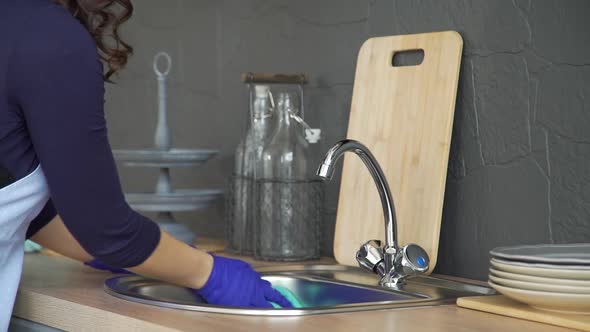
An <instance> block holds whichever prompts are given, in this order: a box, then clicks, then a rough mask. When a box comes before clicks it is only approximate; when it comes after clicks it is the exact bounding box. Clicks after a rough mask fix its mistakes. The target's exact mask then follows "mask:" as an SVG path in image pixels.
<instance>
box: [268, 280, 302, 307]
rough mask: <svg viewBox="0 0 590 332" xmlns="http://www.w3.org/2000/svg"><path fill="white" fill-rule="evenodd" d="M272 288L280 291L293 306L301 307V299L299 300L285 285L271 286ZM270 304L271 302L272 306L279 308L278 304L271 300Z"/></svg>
mask: <svg viewBox="0 0 590 332" xmlns="http://www.w3.org/2000/svg"><path fill="white" fill-rule="evenodd" d="M273 288H274V289H275V290H276V291H277V292H279V293H281V295H283V296H284V297H285V298H286V299H287V300H288V301H289V302H291V304H292V305H293V308H303V303H301V301H299V299H298V298H297V297H296V296H295V294H293V292H291V290H289V289H288V288H287V287H283V286H273ZM270 304H272V306H273V307H275V308H277V309H278V308H281V306H280V305H278V304H276V303H274V302H271V303H270Z"/></svg>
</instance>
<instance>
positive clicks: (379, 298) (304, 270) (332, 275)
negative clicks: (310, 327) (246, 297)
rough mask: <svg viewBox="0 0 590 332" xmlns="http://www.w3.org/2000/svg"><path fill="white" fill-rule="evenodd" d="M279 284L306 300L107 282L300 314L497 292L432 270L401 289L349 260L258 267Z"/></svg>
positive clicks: (150, 295)
mask: <svg viewBox="0 0 590 332" xmlns="http://www.w3.org/2000/svg"><path fill="white" fill-rule="evenodd" d="M257 271H258V272H260V273H261V275H262V276H263V278H264V279H266V280H268V281H269V282H270V283H271V284H273V286H282V287H284V288H287V289H289V290H290V291H291V292H292V293H293V294H294V295H295V296H296V297H297V298H298V299H299V300H300V302H301V303H302V306H303V307H302V308H297V309H256V308H237V307H225V306H215V305H209V304H207V303H205V301H204V300H203V299H202V298H200V297H199V296H197V295H195V294H194V293H193V292H191V291H190V290H188V289H186V288H183V287H178V286H173V285H170V284H166V283H163V282H161V281H156V280H150V279H146V278H144V277H140V276H116V277H112V278H110V279H108V280H107V281H106V282H105V290H106V291H107V293H109V294H111V295H114V296H116V297H119V298H122V299H125V300H130V301H134V302H139V303H144V304H151V305H156V306H161V307H166V308H176V309H184V310H193V311H203V312H215V313H223V314H237V315H263V316H299V315H311V314H323V313H337V312H351V311H364V310H377V309H394V308H407V307H417V306H433V305H441V304H449V303H453V302H454V301H455V299H456V298H457V297H460V296H474V295H487V294H494V291H493V290H492V289H490V288H487V287H482V286H476V285H471V284H465V283H460V282H455V281H449V280H445V279H439V278H434V277H428V276H419V277H416V278H413V279H410V280H408V281H407V283H406V284H404V285H402V286H401V287H400V288H399V289H396V290H392V289H387V288H382V287H379V286H377V283H378V281H379V278H378V277H377V276H376V275H373V274H370V273H367V272H366V271H365V270H362V269H360V268H354V267H348V266H343V265H292V266H274V267H267V268H260V269H257Z"/></svg>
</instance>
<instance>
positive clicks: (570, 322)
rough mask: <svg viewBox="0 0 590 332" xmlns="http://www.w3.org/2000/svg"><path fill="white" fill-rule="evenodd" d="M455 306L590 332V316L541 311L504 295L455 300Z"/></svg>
mask: <svg viewBox="0 0 590 332" xmlns="http://www.w3.org/2000/svg"><path fill="white" fill-rule="evenodd" d="M457 305H458V306H460V307H463V308H469V309H475V310H479V311H485V312H490V313H493V314H498V315H503V316H510V317H514V318H520V319H526V320H532V321H535V322H540V323H545V324H551V325H557V326H562V327H567V328H571V329H578V330H582V331H589V332H590V315H566V314H560V313H553V312H550V311H543V310H539V309H535V308H532V307H530V306H528V305H526V304H523V303H520V302H516V301H513V300H511V299H509V298H507V297H506V296H504V295H498V296H474V297H461V298H459V299H457Z"/></svg>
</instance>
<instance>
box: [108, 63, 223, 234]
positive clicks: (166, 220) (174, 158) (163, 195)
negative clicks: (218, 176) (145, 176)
mask: <svg viewBox="0 0 590 332" xmlns="http://www.w3.org/2000/svg"><path fill="white" fill-rule="evenodd" d="M160 59H163V60H164V61H165V67H166V69H165V70H164V71H161V70H160V69H159V65H158V62H159V60H160ZM171 66H172V61H171V59H170V56H169V55H168V54H166V53H163V52H162V53H158V54H156V56H155V58H154V72H155V73H156V77H157V78H158V124H157V127H156V134H155V139H154V141H155V148H154V149H146V150H113V154H114V156H115V159H117V160H118V161H121V162H122V163H123V165H125V166H129V167H155V168H159V169H160V176H159V178H158V183H157V184H156V190H155V192H153V193H128V194H125V198H126V199H127V202H128V203H129V205H131V207H133V208H134V209H137V210H139V211H149V212H157V213H158V216H157V218H156V221H157V222H158V224H159V225H160V227H161V228H162V229H163V230H165V231H167V232H168V233H170V234H172V235H173V236H174V237H176V238H177V239H179V240H181V241H183V242H186V243H189V244H192V243H193V241H194V238H195V234H194V233H193V232H192V231H191V230H190V229H189V228H188V227H187V226H185V225H183V224H180V223H177V222H176V220H175V219H174V216H173V215H172V213H173V212H184V211H194V210H200V209H203V208H206V207H209V206H211V205H212V204H213V202H214V201H215V200H216V199H218V198H220V197H221V196H222V195H223V191H222V190H210V189H183V190H173V189H172V185H171V181H170V169H171V168H174V167H189V166H199V165H202V164H204V163H205V162H207V161H208V160H209V159H211V158H212V157H213V156H215V155H216V154H217V152H218V151H215V150H191V149H174V148H172V147H171V143H170V132H169V130H168V120H167V108H166V78H167V76H168V73H169V72H170V68H171Z"/></svg>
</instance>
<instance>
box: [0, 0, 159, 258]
mask: <svg viewBox="0 0 590 332" xmlns="http://www.w3.org/2000/svg"><path fill="white" fill-rule="evenodd" d="M0 45H1V46H0V165H2V166H4V168H5V169H7V170H8V172H9V173H11V175H12V176H13V177H14V178H15V179H17V180H18V179H21V178H23V177H24V176H25V175H27V174H29V173H31V172H32V171H33V170H34V169H35V168H36V167H37V165H38V164H39V163H40V164H41V166H42V167H43V171H44V172H45V175H46V177H47V182H48V184H49V188H50V192H51V201H50V202H49V203H48V204H47V206H46V207H45V209H44V210H43V211H42V212H41V214H40V215H39V216H38V217H37V218H36V220H34V221H33V224H32V225H31V228H30V229H29V234H28V235H31V234H33V233H34V232H35V231H37V230H38V229H39V228H41V227H42V226H43V225H45V224H46V223H48V222H49V221H50V220H51V219H52V218H53V217H55V215H56V213H59V215H60V216H61V218H62V219H63V221H64V223H65V225H66V227H67V228H68V229H69V230H70V232H71V233H72V234H73V236H74V237H75V238H76V239H77V240H78V242H80V244H81V245H82V247H84V249H86V251H88V253H90V254H91V255H93V256H94V257H96V258H98V259H100V260H102V261H104V262H105V263H107V264H109V265H112V266H117V267H131V266H136V265H139V264H141V263H142V262H143V261H145V260H146V259H147V257H149V256H150V255H151V254H152V252H153V251H154V249H155V248H156V246H157V245H158V242H159V240H160V230H159V228H158V226H157V224H155V223H154V222H153V221H151V220H149V219H147V218H146V217H144V216H142V215H140V214H138V213H136V212H135V211H133V210H132V209H131V208H130V207H129V205H128V204H127V203H126V202H125V199H124V196H123V193H122V190H121V185H120V183H119V178H118V175H117V169H116V166H115V163H114V160H113V155H112V152H111V148H110V146H109V142H108V138H107V128H106V122H105V116H104V110H103V104H104V82H103V76H102V75H103V67H102V64H101V62H100V59H99V56H98V52H97V48H96V45H95V43H94V41H93V39H92V38H91V36H90V34H89V33H88V32H87V30H86V29H85V28H84V27H83V26H82V25H81V24H80V23H79V22H78V21H77V20H76V19H75V18H74V17H73V16H72V15H71V14H70V13H69V12H68V11H67V10H65V9H64V8H63V7H61V6H60V5H58V4H55V3H54V2H53V1H52V0H0ZM0 208H1V207H0Z"/></svg>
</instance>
